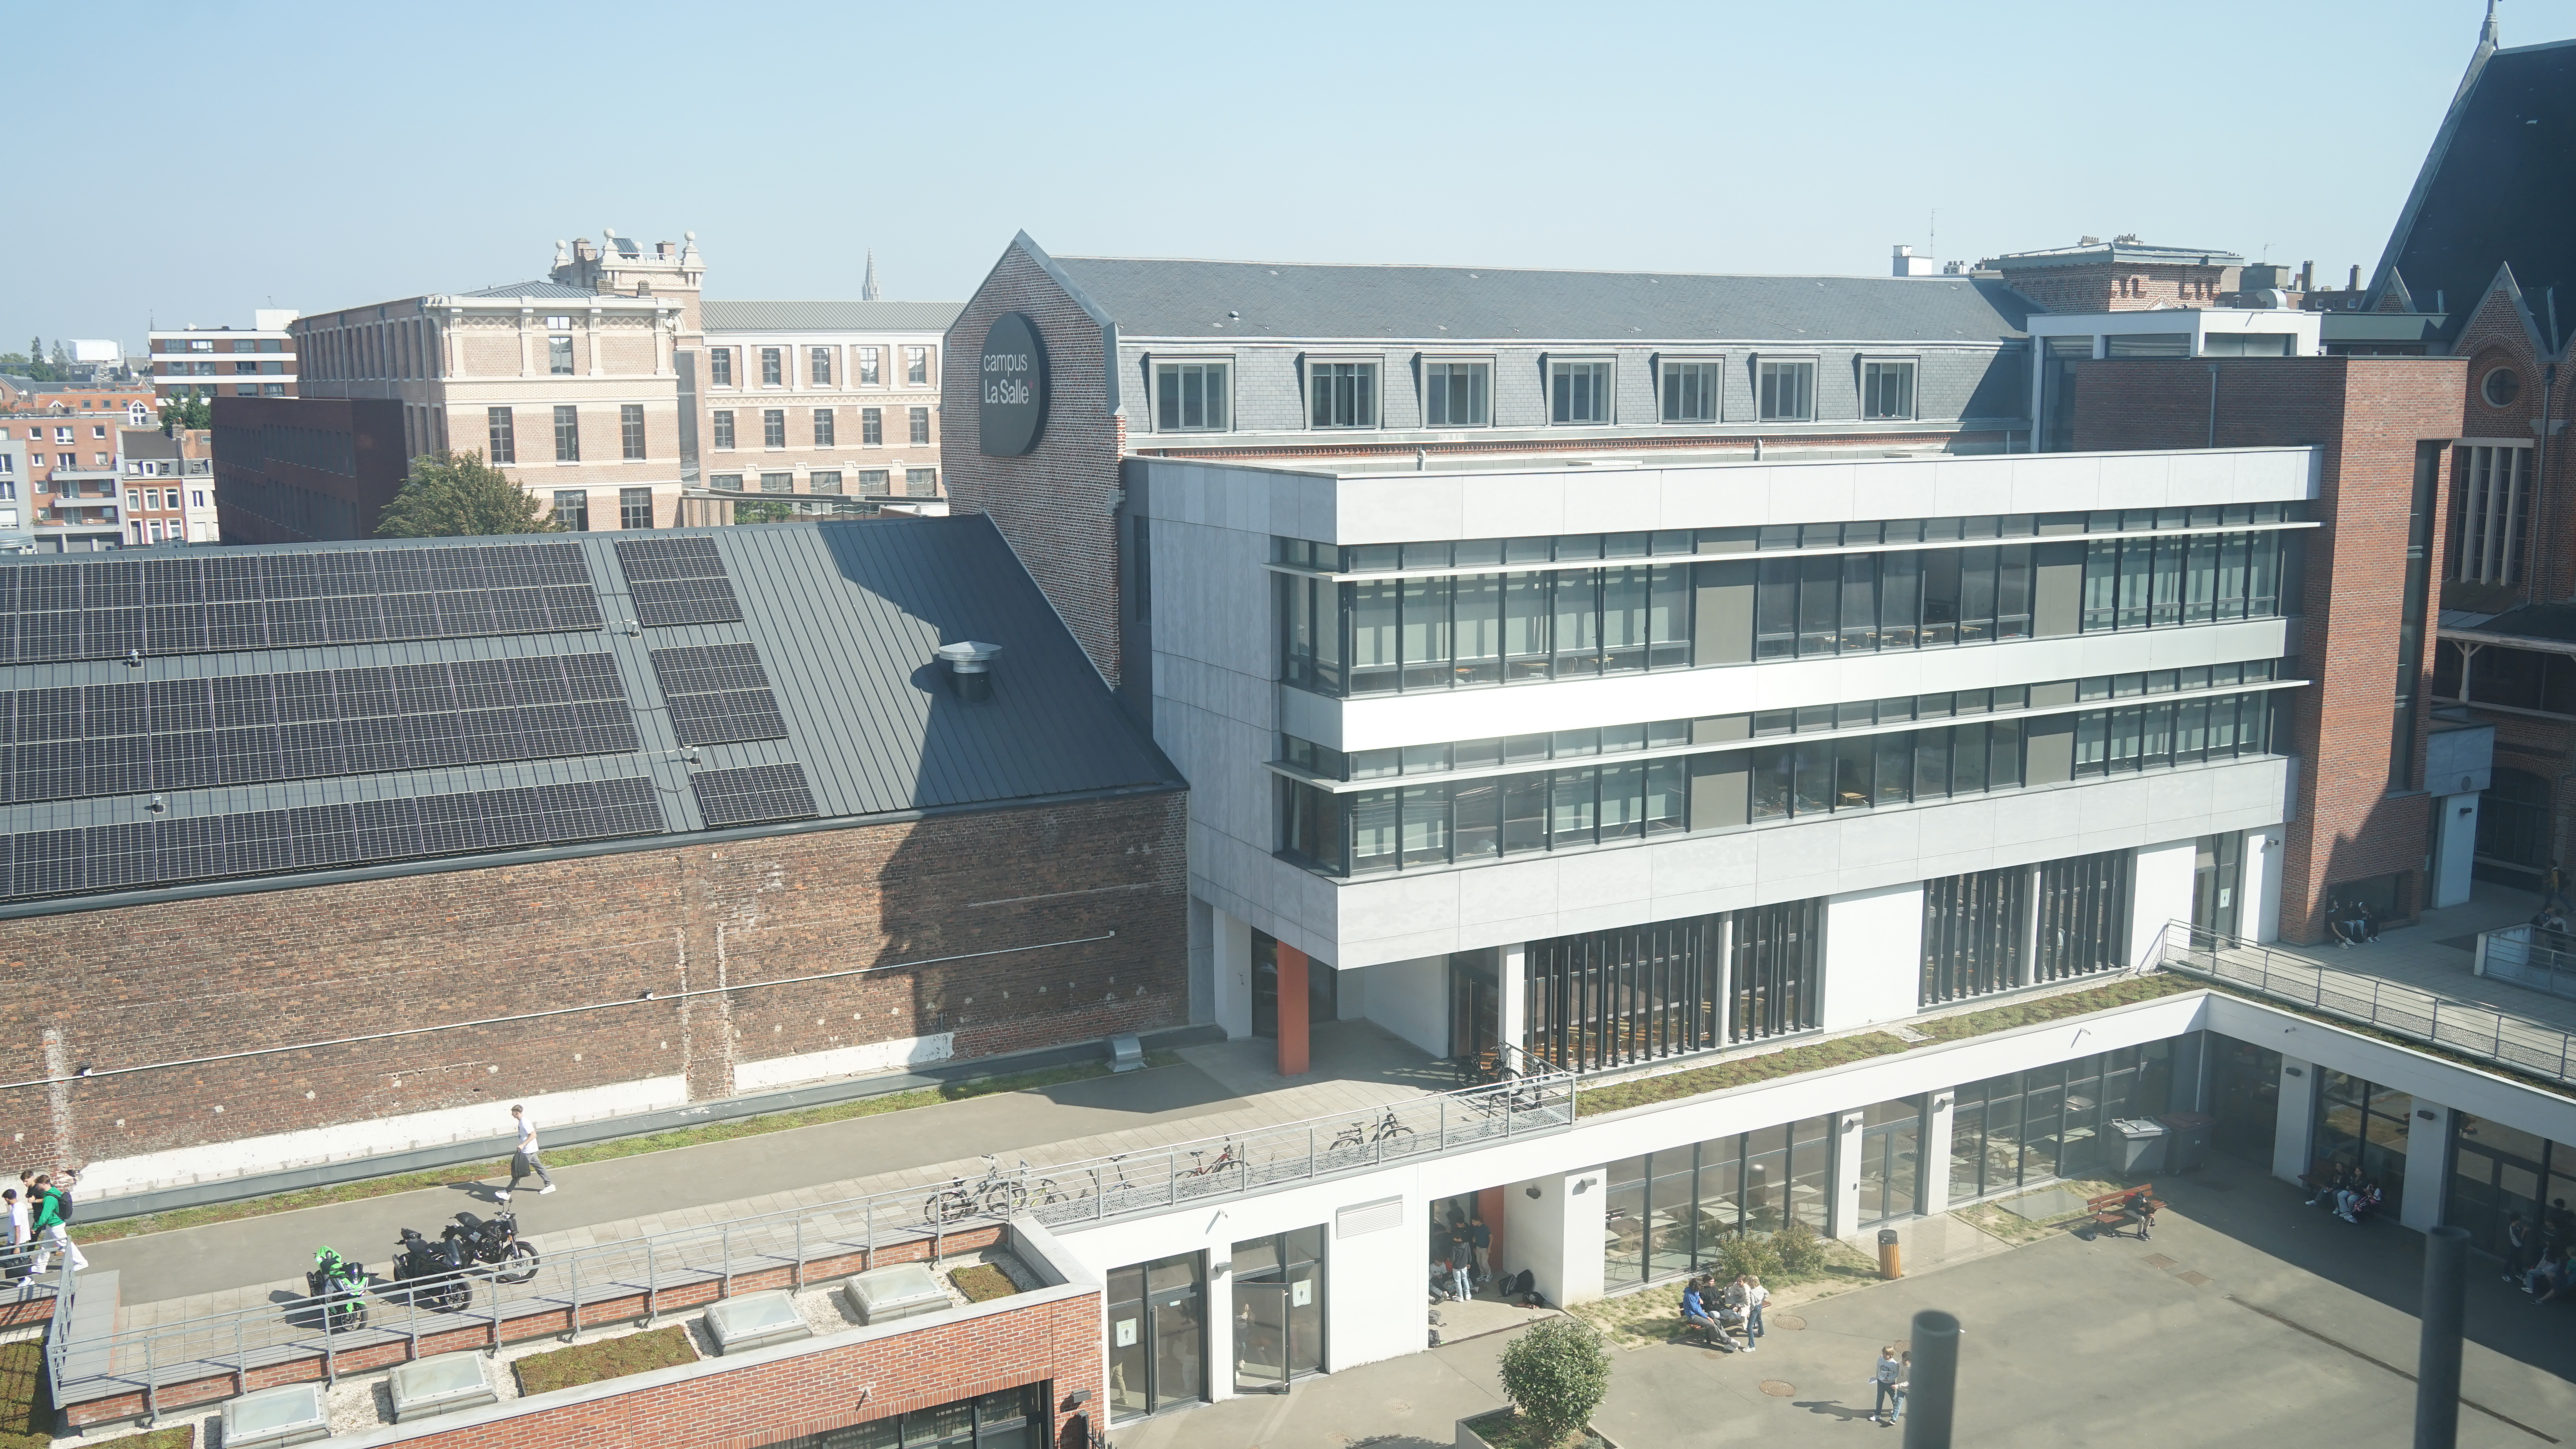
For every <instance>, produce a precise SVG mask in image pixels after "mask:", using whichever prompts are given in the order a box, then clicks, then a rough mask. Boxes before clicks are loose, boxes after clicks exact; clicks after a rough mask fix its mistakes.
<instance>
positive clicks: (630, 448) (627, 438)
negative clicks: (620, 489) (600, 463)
mask: <svg viewBox="0 0 2576 1449" xmlns="http://www.w3.org/2000/svg"><path fill="white" fill-rule="evenodd" d="M617 442H618V450H619V452H620V453H622V454H623V455H624V458H625V461H627V462H630V463H633V462H640V461H642V460H643V458H644V448H645V424H644V405H643V404H642V403H619V404H618V405H617Z"/></svg>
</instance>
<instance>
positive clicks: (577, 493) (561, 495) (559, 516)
mask: <svg viewBox="0 0 2576 1449" xmlns="http://www.w3.org/2000/svg"><path fill="white" fill-rule="evenodd" d="M566 499H579V500H580V505H579V507H578V508H577V509H576V510H575V512H574V513H573V514H571V515H570V516H567V515H566V514H565V513H564V500H566ZM549 516H551V517H552V518H553V519H554V521H555V522H556V523H559V524H561V525H563V527H564V532H566V533H588V532H590V490H589V489H587V488H558V489H556V490H555V501H554V507H553V509H552V511H551V513H550V515H549Z"/></svg>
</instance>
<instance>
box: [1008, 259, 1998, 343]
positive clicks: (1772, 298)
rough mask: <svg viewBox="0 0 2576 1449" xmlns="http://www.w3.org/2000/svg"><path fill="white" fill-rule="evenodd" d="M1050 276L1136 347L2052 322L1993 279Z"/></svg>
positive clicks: (1193, 269)
mask: <svg viewBox="0 0 2576 1449" xmlns="http://www.w3.org/2000/svg"><path fill="white" fill-rule="evenodd" d="M1053 261H1054V265H1055V266H1056V267H1057V268H1058V269H1059V270H1060V272H1061V273H1062V274H1063V275H1064V276H1065V277H1066V278H1068V279H1069V280H1071V281H1072V283H1073V284H1074V285H1075V286H1076V287H1078V288H1080V289H1081V290H1082V292H1083V293H1084V295H1085V296H1086V297H1088V298H1089V300H1090V301H1091V303H1092V304H1093V305H1094V306H1095V307H1097V308H1098V309H1100V311H1102V312H1103V313H1105V314H1107V316H1108V317H1109V319H1110V320H1111V321H1114V322H1116V323H1117V324H1118V330H1119V334H1120V336H1121V337H1122V338H1123V339H1141V338H1177V337H1188V338H1209V337H1278V338H1348V339H1370V340H1378V339H1383V340H1390V341H1392V340H1425V339H1435V338H1436V339H1438V340H1439V341H1441V342H1444V343H1447V342H1478V341H1484V342H1513V341H1523V342H1526V341H1561V342H1586V343H1595V344H1598V343H1612V342H1619V343H1640V342H1657V341H1665V342H1673V341H1707V342H1716V341H1736V342H1752V341H1760V342H1779V341H1799V340H1805V341H1816V342H1823V341H1851V342H1898V341H1911V342H1928V341H1950V340H1957V341H1963V342H1995V341H2001V340H2006V339H2011V338H2017V337H2019V336H2020V335H2021V329H2022V321H2023V319H2024V318H2025V317H2027V316H2029V315H2030V314H2031V313H2032V312H2034V311H2037V310H2039V309H2038V308H2037V307H2035V306H2034V305H2033V304H2032V303H2031V302H2030V301H2029V300H2028V299H2027V298H2024V297H2023V296H2021V295H2020V294H2019V293H2017V292H2015V291H2013V290H2012V289H2011V288H2010V287H2009V286H2007V285H2005V284H2004V283H2002V282H2000V281H1995V280H1991V279H1985V278H1952V277H1938V278H1935V277H1738V276H1703V275H1692V274H1676V273H1650V272H1541V271H1517V270H1511V269H1506V268H1490V267H1413V266H1309V265H1301V264H1296V263H1287V262H1281V263H1269V262H1208V261H1179V260H1157V259H1149V258H1140V257H1057V258H1054V259H1053ZM1238 312H1239V313H1241V314H1242V315H1241V317H1240V318H1239V319H1237V318H1234V317H1232V316H1230V315H1229V314H1232V313H1238Z"/></svg>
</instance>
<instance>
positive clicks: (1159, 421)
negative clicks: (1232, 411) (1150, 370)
mask: <svg viewBox="0 0 2576 1449" xmlns="http://www.w3.org/2000/svg"><path fill="white" fill-rule="evenodd" d="M1228 370H1229V369H1228V365H1227V364H1226V363H1222V362H1158V363H1156V364H1154V426H1155V427H1156V428H1157V429H1159V430H1160V431H1163V432H1166V433H1218V432H1223V431H1225V428H1226V421H1225V420H1226V412H1227V406H1226V404H1227V394H1226V377H1227V374H1228Z"/></svg>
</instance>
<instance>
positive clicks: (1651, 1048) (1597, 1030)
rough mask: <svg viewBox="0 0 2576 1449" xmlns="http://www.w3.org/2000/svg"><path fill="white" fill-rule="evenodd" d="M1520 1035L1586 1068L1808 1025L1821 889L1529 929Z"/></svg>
mask: <svg viewBox="0 0 2576 1449" xmlns="http://www.w3.org/2000/svg"><path fill="white" fill-rule="evenodd" d="M1526 959H1527V966H1526V970H1527V971H1528V987H1527V989H1526V991H1525V992H1524V993H1523V1018H1522V1036H1521V1041H1522V1044H1523V1045H1524V1046H1525V1047H1526V1048H1527V1049H1528V1050H1529V1051H1530V1052H1531V1053H1532V1054H1533V1055H1535V1056H1537V1057H1539V1058H1541V1059H1543V1060H1545V1061H1548V1062H1551V1063H1554V1064H1555V1065H1557V1066H1560V1067H1563V1068H1566V1069H1568V1070H1573V1071H1595V1070H1600V1069H1602V1068H1607V1067H1620V1066H1627V1065H1631V1064H1633V1063H1636V1062H1644V1061H1653V1060H1655V1059H1657V1058H1661V1057H1670V1056H1678V1055H1681V1054H1684V1053H1688V1052H1695V1051H1707V1050H1709V1049H1711V1048H1714V1047H1718V1046H1721V1045H1725V1044H1728V1043H1732V1042H1743V1041H1758V1040H1761V1039H1762V1038H1764V1037H1771V1036H1779V1035H1784V1034H1786V1033H1790V1032H1799V1031H1811V1030H1813V1029H1814V1028H1815V1026H1816V1006H1817V1001H1818V999H1819V997H1820V995H1821V990H1822V979H1823V971H1824V902H1823V900H1822V899H1815V900H1805V901H1792V902H1788V903H1786V904H1783V905H1776V906H1761V907H1756V908H1754V909H1751V910H1743V911H1735V912H1732V913H1729V914H1726V915H1715V916H1698V917H1693V918H1690V919H1688V920H1680V921H1665V922H1659V923H1657V924H1655V925H1650V926H1634V927H1629V928H1625V929H1621V930H1615V931H1594V932H1590V933H1587V934H1584V935H1579V936H1560V937H1557V938H1556V939H1554V940H1549V941H1532V942H1531V943H1529V948H1528V953H1527V958H1526Z"/></svg>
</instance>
